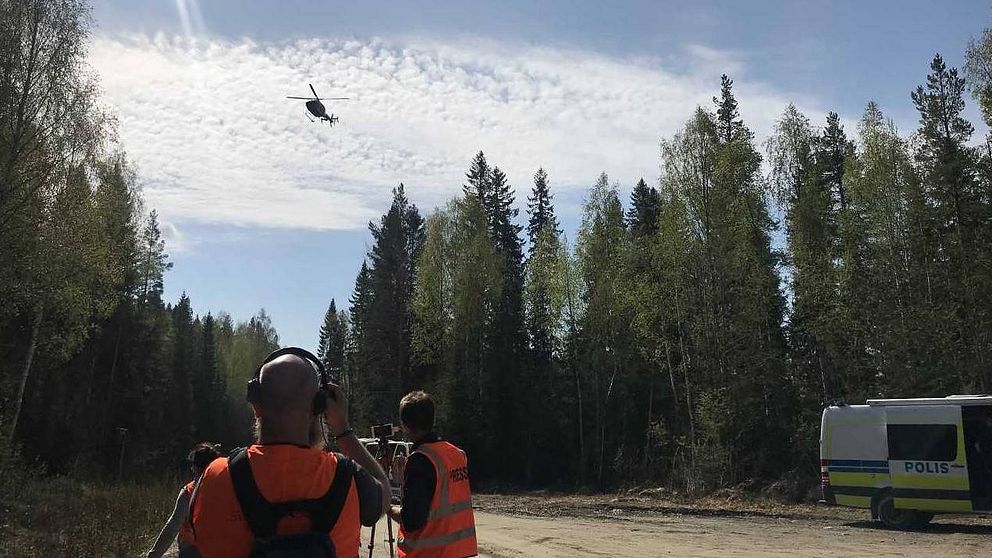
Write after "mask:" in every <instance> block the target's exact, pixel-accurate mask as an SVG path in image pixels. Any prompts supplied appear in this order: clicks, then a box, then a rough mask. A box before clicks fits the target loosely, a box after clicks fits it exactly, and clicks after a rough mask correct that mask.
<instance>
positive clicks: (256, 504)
mask: <svg viewBox="0 0 992 558" xmlns="http://www.w3.org/2000/svg"><path fill="white" fill-rule="evenodd" d="M228 469H229V470H230V472H231V480H232V481H233V482H234V493H235V495H236V496H237V498H238V503H239V504H240V505H241V515H243V516H244V518H245V521H247V522H248V527H249V528H250V529H251V532H252V534H253V535H255V544H254V546H252V549H251V554H250V558H336V556H337V554H336V553H335V550H334V542H333V541H331V537H330V535H328V532H329V531H330V530H331V528H333V527H334V524H335V523H337V521H338V517H339V516H340V515H341V511H342V510H343V509H344V503H345V499H346V498H347V497H348V490H349V489H350V488H351V481H352V479H353V478H354V476H355V463H354V462H353V461H352V460H350V459H345V458H343V457H342V456H338V465H337V469H336V471H335V473H334V479H332V480H331V485H330V487H329V488H328V489H327V493H325V494H324V495H323V496H321V497H320V498H315V499H313V500H300V501H297V502H280V503H276V504H273V503H270V502H269V501H267V500H266V499H265V498H264V497H263V496H262V494H261V492H259V491H258V485H257V484H255V477H254V476H252V474H251V467H250V466H249V465H248V452H247V450H241V451H239V452H237V453H236V454H235V455H234V456H233V457H231V458H230V461H229V464H228ZM295 512H305V513H306V514H307V515H309V516H310V532H308V533H298V534H294V535H280V534H278V533H276V527H277V526H278V525H279V520H280V519H282V518H283V517H286V516H287V515H289V514H291V513H295Z"/></svg>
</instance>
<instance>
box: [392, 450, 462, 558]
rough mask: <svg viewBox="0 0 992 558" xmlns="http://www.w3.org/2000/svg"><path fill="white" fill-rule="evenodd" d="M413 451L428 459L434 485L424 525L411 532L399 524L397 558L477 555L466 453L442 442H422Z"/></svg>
mask: <svg viewBox="0 0 992 558" xmlns="http://www.w3.org/2000/svg"><path fill="white" fill-rule="evenodd" d="M415 451H416V452H418V453H421V454H423V455H424V456H426V457H427V459H430V461H431V463H432V464H433V465H434V472H435V473H436V475H437V484H436V485H435V487H434V497H433V498H432V499H431V508H430V515H429V516H428V518H427V524H426V525H424V526H423V527H422V528H421V529H419V530H417V531H413V532H410V531H406V530H405V529H403V527H402V526H400V538H399V555H400V558H426V557H430V558H465V557H467V556H476V555H478V554H479V550H478V547H477V544H476V540H475V515H474V514H473V513H472V491H471V489H470V488H469V482H468V459H467V458H466V457H465V452H464V451H462V450H460V449H458V448H457V447H455V446H453V445H452V444H449V443H448V442H443V441H442V442H430V443H425V444H421V445H420V446H418V447H417V449H416V450H415Z"/></svg>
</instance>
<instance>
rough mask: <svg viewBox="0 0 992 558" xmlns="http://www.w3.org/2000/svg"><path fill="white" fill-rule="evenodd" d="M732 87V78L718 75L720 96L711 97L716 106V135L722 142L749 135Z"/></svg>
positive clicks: (729, 141)
mask: <svg viewBox="0 0 992 558" xmlns="http://www.w3.org/2000/svg"><path fill="white" fill-rule="evenodd" d="M733 87H734V80H732V79H730V78H729V77H727V74H723V75H722V76H720V98H719V99H718V98H716V97H713V104H715V105H716V107H717V109H716V117H717V118H716V122H717V136H718V137H719V138H720V141H721V142H722V143H731V142H733V141H735V140H738V139H743V138H750V136H751V133H750V131H748V129H747V128H745V127H744V121H743V120H741V117H740V113H739V112H738V111H737V99H736V98H735V97H734V94H733Z"/></svg>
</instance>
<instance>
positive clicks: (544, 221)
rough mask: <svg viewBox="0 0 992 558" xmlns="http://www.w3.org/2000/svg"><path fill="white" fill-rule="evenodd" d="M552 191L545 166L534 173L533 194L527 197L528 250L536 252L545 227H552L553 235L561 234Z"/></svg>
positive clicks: (531, 252)
mask: <svg viewBox="0 0 992 558" xmlns="http://www.w3.org/2000/svg"><path fill="white" fill-rule="evenodd" d="M552 197H553V196H552V195H551V191H550V189H549V188H548V173H547V172H545V170H544V169H543V168H539V169H537V172H536V173H534V188H533V189H532V190H531V195H530V196H528V197H527V215H528V216H529V219H528V221H527V240H528V244H529V247H528V252H529V253H530V254H533V253H534V246H535V244H536V243H537V237H538V236H539V235H540V234H541V231H543V230H544V229H545V228H547V227H550V229H551V234H552V235H555V236H557V235H559V234H561V230H559V228H558V218H557V217H555V209H554V206H553V205H552V202H551V199H552Z"/></svg>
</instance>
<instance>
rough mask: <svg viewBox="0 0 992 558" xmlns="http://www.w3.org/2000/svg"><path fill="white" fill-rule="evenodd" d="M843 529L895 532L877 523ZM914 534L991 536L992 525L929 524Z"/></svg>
mask: <svg viewBox="0 0 992 558" xmlns="http://www.w3.org/2000/svg"><path fill="white" fill-rule="evenodd" d="M844 526H845V527H854V528H856V529H871V530H873V531H897V529H891V528H889V527H886V526H885V525H882V523H881V522H878V521H852V522H850V523H845V524H844ZM914 532H916V533H931V534H936V535H992V524H989V523H931V524H929V525H927V526H926V527H925V528H923V529H918V530H916V531H914Z"/></svg>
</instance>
